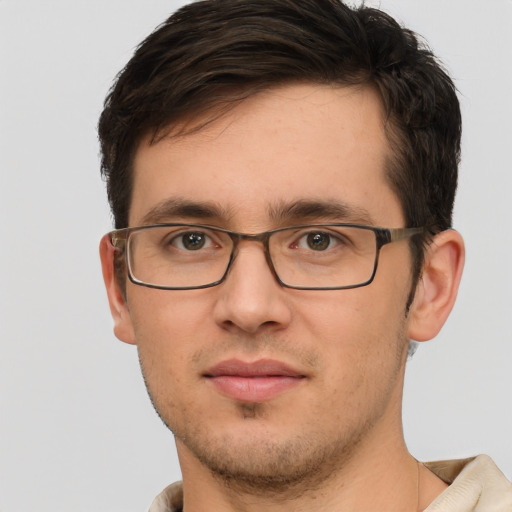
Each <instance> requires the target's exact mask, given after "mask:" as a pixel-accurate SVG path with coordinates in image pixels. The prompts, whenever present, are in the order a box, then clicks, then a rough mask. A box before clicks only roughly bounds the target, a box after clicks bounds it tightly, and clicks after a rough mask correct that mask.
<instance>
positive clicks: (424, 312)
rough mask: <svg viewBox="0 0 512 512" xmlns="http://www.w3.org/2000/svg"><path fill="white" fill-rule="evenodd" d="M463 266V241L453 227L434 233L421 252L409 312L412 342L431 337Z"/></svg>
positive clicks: (447, 308) (452, 300)
mask: <svg viewBox="0 0 512 512" xmlns="http://www.w3.org/2000/svg"><path fill="white" fill-rule="evenodd" d="M463 267H464V241H463V239H462V236H461V235H460V234H459V233H458V232H457V231H454V230H453V229H448V230H446V231H442V232H441V233H439V234H437V235H436V236H435V237H434V239H433V241H432V243H431V244H430V246H429V247H428V249H427V251H426V254H425V262H424V264H423V272H422V275H421V278H420V279H419V281H418V284H417V287H416V292H415V295H414V301H413V303H412V305H411V309H410V312H409V325H408V336H409V338H410V339H412V340H415V341H427V340H430V339H432V338H434V337H435V336H436V335H437V333H438V332H439V331H440V330H441V327H442V326H443V325H444V323H445V321H446V319H447V318H448V315H449V314H450V311H451V310H452V307H453V304H454V303H455V298H456V297H457V291H458V289H459V283H460V278H461V276H462V269H463Z"/></svg>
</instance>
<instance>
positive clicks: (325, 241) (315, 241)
mask: <svg viewBox="0 0 512 512" xmlns="http://www.w3.org/2000/svg"><path fill="white" fill-rule="evenodd" d="M306 240H307V244H308V247H309V248H310V249H313V251H325V249H327V248H328V247H329V246H330V244H331V237H330V235H328V234H327V233H309V235H307V239H306Z"/></svg>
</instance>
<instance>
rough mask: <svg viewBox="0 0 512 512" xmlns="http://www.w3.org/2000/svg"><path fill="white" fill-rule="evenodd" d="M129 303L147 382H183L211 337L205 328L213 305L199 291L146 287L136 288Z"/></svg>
mask: <svg viewBox="0 0 512 512" xmlns="http://www.w3.org/2000/svg"><path fill="white" fill-rule="evenodd" d="M139 288H140V287H139ZM192 294H195V296H191V295H192ZM128 304H129V307H130V315H131V317H132V321H133V325H134V330H135V336H136V341H137V348H138V352H139V358H140V360H141V364H142V366H143V371H144V374H145V378H146V379H147V380H149V382H148V385H149V386H151V380H153V379H158V380H159V381H161V380H163V379H165V380H169V379H172V380H174V381H176V382H180V381H181V380H182V379H184V378H185V377H186V372H185V369H186V368H188V367H189V365H190V359H191V357H192V354H193V353H194V352H195V351H197V349H198V347H199V346H200V344H201V343H202V342H203V343H204V340H205V339H207V338H208V334H207V333H206V332H205V329H207V327H206V326H207V324H208V316H209V314H208V312H209V311H211V308H209V307H208V305H207V303H206V301H205V300H201V299H200V298H198V297H197V291H192V292H191V291H187V292H170V291H167V290H153V289H146V288H140V290H134V293H132V294H131V295H129V296H128ZM189 378H191V377H189Z"/></svg>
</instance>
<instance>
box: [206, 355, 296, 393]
mask: <svg viewBox="0 0 512 512" xmlns="http://www.w3.org/2000/svg"><path fill="white" fill-rule="evenodd" d="M203 376H204V377H205V378H206V379H207V380H208V381H209V382H211V383H212V385H213V386H214V388H215V389H216V390H217V391H218V392H220V393H221V394H222V395H224V396H227V397H229V398H232V399H234V400H237V401H240V402H265V401H268V400H271V399H272V398H275V397H276V396H278V395H280V394H281V393H283V392H285V391H287V390H289V389H291V388H293V387H295V386H297V385H299V384H300V383H301V382H303V381H304V379H305V378H306V376H305V375H304V374H301V373H300V372H299V371H297V370H295V369H294V368H291V367H290V366H288V365H286V364H284V363H282V362H280V361H275V360H272V359H260V360H258V361H254V362H244V361H240V360H238V359H230V360H227V361H222V362H221V363H219V364H217V365H215V366H213V367H212V368H210V369H209V370H208V371H207V372H205V373H204V375H203Z"/></svg>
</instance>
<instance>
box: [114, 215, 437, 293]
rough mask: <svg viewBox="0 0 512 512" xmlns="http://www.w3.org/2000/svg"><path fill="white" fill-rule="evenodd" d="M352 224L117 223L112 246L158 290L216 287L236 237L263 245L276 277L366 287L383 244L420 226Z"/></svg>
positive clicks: (303, 286)
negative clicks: (238, 228)
mask: <svg viewBox="0 0 512 512" xmlns="http://www.w3.org/2000/svg"><path fill="white" fill-rule="evenodd" d="M426 231H427V230H426V228H397V229H388V228H380V227H372V226H363V225H358V224H314V225H305V226H291V227H286V228H278V229H273V230H271V231H266V232H264V233H259V234H254V235H249V234H245V233H236V232H233V231H228V230H226V229H221V228H217V227H213V226H204V225H201V224H174V223H173V224H156V225H148V226H140V227H132V228H125V229H118V230H116V231H112V232H111V233H110V239H111V242H112V245H113V246H114V247H115V248H116V249H117V250H119V251H121V252H122V253H123V254H124V256H125V258H126V263H127V268H128V276H129V278H130V280H131V281H132V282H133V283H135V284H138V285H141V286H148V287H150V288H159V289H164V290H190V289H197V288H208V287H211V286H216V285H218V284H220V283H222V281H224V279H225V278H226V276H227V275H228V272H229V268H230V266H231V264H232V263H233V261H234V260H235V258H236V255H237V252H238V246H239V244H240V242H241V241H249V242H259V243H262V244H263V247H264V250H265V256H266V260H267V263H268V266H269V267H270V270H271V271H272V273H273V275H274V276H275V278H276V279H277V281H278V282H279V283H280V284H281V285H282V286H285V287H288V288H296V289H299V290H341V289H345V288H357V287H360V286H366V285H368V284H370V283H371V282H372V281H373V278H374V277H375V272H376V271H377V263H378V260H379V252H380V249H381V247H382V246H384V245H386V244H389V243H392V242H396V241H398V240H403V239H405V238H409V237H412V236H415V235H421V234H424V233H426Z"/></svg>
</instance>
